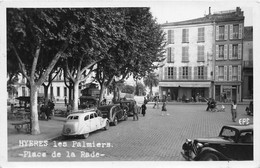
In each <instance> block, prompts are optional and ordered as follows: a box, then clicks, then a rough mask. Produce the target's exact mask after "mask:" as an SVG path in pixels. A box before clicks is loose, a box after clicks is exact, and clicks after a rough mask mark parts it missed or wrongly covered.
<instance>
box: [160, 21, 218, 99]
mask: <svg viewBox="0 0 260 168" xmlns="http://www.w3.org/2000/svg"><path fill="white" fill-rule="evenodd" d="M161 27H162V29H163V30H164V31H165V33H166V34H167V46H166V58H167V59H166V60H165V61H164V62H163V64H164V65H163V66H162V67H161V68H160V69H159V71H160V73H159V92H160V93H159V94H160V97H161V98H164V97H165V96H167V98H168V99H170V100H178V99H182V98H188V99H190V98H194V99H195V98H196V97H197V96H202V97H211V96H212V89H211V88H212V84H211V83H212V82H211V81H212V79H213V78H212V77H213V76H212V75H213V69H212V67H213V66H212V61H213V52H212V51H213V46H214V38H213V37H214V36H213V34H214V24H213V22H212V21H211V19H210V17H208V16H204V17H202V18H197V19H192V20H187V21H181V22H173V23H165V24H162V25H161Z"/></svg>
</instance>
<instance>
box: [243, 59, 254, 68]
mask: <svg viewBox="0 0 260 168" xmlns="http://www.w3.org/2000/svg"><path fill="white" fill-rule="evenodd" d="M243 66H244V67H246V68H253V61H243Z"/></svg>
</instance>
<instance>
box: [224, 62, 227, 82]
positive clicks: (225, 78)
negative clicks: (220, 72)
mask: <svg viewBox="0 0 260 168" xmlns="http://www.w3.org/2000/svg"><path fill="white" fill-rule="evenodd" d="M224 81H227V66H226V65H225V66H224Z"/></svg>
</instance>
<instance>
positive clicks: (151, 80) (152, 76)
mask: <svg viewBox="0 0 260 168" xmlns="http://www.w3.org/2000/svg"><path fill="white" fill-rule="evenodd" d="M158 84H159V79H158V75H157V74H156V73H149V74H148V76H147V77H145V78H144V85H145V86H147V87H149V89H150V96H152V94H153V89H152V88H153V87H156V86H158Z"/></svg>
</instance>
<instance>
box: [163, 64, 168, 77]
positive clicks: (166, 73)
mask: <svg viewBox="0 0 260 168" xmlns="http://www.w3.org/2000/svg"><path fill="white" fill-rule="evenodd" d="M167 79H168V67H164V80H167Z"/></svg>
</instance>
